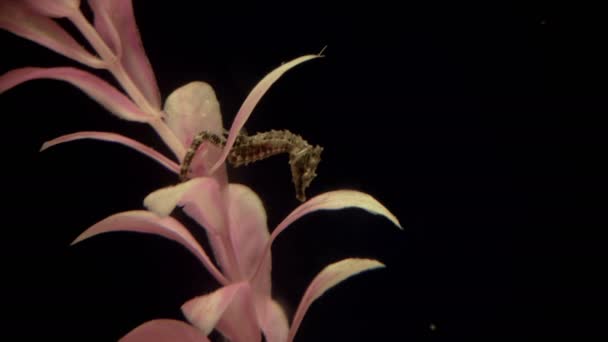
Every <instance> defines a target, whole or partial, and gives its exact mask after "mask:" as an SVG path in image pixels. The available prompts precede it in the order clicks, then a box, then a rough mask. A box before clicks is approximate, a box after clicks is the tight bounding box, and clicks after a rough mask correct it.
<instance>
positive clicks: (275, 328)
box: [256, 296, 289, 342]
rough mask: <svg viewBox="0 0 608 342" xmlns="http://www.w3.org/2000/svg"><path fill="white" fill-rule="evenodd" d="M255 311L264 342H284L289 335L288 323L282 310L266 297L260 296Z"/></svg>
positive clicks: (277, 304)
mask: <svg viewBox="0 0 608 342" xmlns="http://www.w3.org/2000/svg"><path fill="white" fill-rule="evenodd" d="M260 297H261V298H260V300H259V301H258V305H256V311H257V315H258V321H259V322H260V328H261V329H262V332H263V333H264V337H265V339H266V342H285V341H287V336H288V335H289V322H288V321H287V317H286V316H285V312H284V311H283V308H281V306H280V305H279V303H277V302H276V301H274V300H272V298H270V297H268V296H260Z"/></svg>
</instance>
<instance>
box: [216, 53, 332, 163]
mask: <svg viewBox="0 0 608 342" xmlns="http://www.w3.org/2000/svg"><path fill="white" fill-rule="evenodd" d="M318 57H321V56H320V55H306V56H302V57H298V58H296V59H294V60H291V61H289V62H287V63H284V64H283V65H281V66H280V67H278V68H276V69H274V70H273V71H271V72H270V73H269V74H268V75H266V76H265V77H264V78H263V79H262V80H261V81H260V82H258V84H256V86H255V87H254V88H253V90H251V92H250V93H249V95H248V96H247V98H246V99H245V101H244V102H243V104H242V105H241V108H240V109H239V111H238V112H237V114H236V116H235V118H234V121H233V122H232V126H231V127H230V133H229V134H228V140H227V141H226V147H224V149H223V152H222V155H221V156H220V159H219V160H218V161H217V162H216V163H215V165H214V166H213V167H212V168H211V173H213V172H215V170H217V168H219V167H220V165H222V164H223V163H224V161H225V160H226V157H227V156H228V153H229V152H230V149H231V148H232V145H234V141H235V140H236V137H237V136H238V134H239V132H240V131H241V129H242V128H243V126H244V125H245V122H246V121H247V119H249V116H250V115H251V112H253V109H254V108H255V106H256V105H257V104H258V102H259V101H260V99H261V98H262V96H264V94H265V93H266V91H268V89H269V88H270V86H272V84H273V83H274V82H276V81H277V80H278V79H279V78H280V77H281V76H282V75H283V74H284V73H285V72H287V71H288V70H289V69H291V68H293V67H295V66H296V65H298V64H300V63H303V62H306V61H308V60H311V59H314V58H318Z"/></svg>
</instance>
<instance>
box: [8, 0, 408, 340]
mask: <svg viewBox="0 0 608 342" xmlns="http://www.w3.org/2000/svg"><path fill="white" fill-rule="evenodd" d="M88 5H89V6H90V8H91V9H92V11H93V14H94V20H93V24H91V23H90V22H89V21H88V20H87V19H86V18H85V16H84V15H83V14H82V12H81V10H80V1H78V0H27V1H16V0H13V1H10V0H0V27H2V28H3V29H6V30H8V31H11V32H13V33H14V34H17V35H19V36H22V37H24V38H27V39H29V40H32V41H34V42H36V43H38V44H41V45H44V46H46V47H47V48H49V49H51V50H54V51H56V52H58V53H60V54H63V55H65V56H66V57H69V58H71V59H73V60H76V61H78V62H80V63H82V64H84V65H86V66H88V67H90V68H93V69H103V70H107V71H109V72H110V73H111V74H112V75H113V76H114V78H115V79H116V81H117V82H118V84H119V85H120V87H121V88H122V91H121V90H119V89H117V88H115V87H113V86H112V85H110V84H109V83H107V82H105V81H103V80H102V79H100V78H99V77H97V76H95V75H93V74H92V73H90V72H87V71H84V70H80V69H77V68H72V67H55V68H36V67H26V68H20V69H16V70H12V71H9V72H7V73H6V74H4V75H2V76H0V93H2V92H4V91H6V90H8V89H10V88H12V87H14V86H16V85H18V84H20V83H22V82H25V81H28V80H33V79H41V78H51V79H58V80H62V81H66V82H69V83H71V84H73V85H75V86H76V87H78V88H79V89H81V90H82V91H84V92H85V93H86V94H87V95H89V96H90V97H92V98H93V99H95V100H96V101H97V102H98V103H100V104H101V105H102V106H104V107H105V108H106V109H107V110H108V111H110V112H111V113H113V114H115V115H116V116H118V117H120V118H122V119H125V120H129V121H136V122H142V123H147V124H149V125H150V126H151V127H152V128H153V129H154V130H155V131H156V132H157V134H158V135H159V136H160V138H161V139H162V140H163V142H164V143H165V144H166V145H167V146H168V147H169V149H170V150H171V151H172V153H173V156H172V158H175V159H177V162H176V161H174V160H172V159H171V158H170V157H167V156H164V155H162V154H161V153H159V152H157V151H155V150H154V149H152V148H150V147H148V146H145V145H144V144H141V143H139V142H137V141H135V140H133V139H130V138H128V137H125V136H122V135H119V134H115V133H111V132H77V133H73V134H68V135H65V136H61V137H58V138H56V139H53V140H51V141H48V142H46V143H44V144H43V146H42V150H44V149H46V148H48V147H51V146H54V145H57V144H60V143H64V142H68V141H72V140H79V139H97V140H104V141H110V142H115V143H120V144H123V145H126V146H129V147H131V148H134V149H136V150H138V151H140V152H141V153H143V154H145V155H147V156H149V157H151V158H152V159H154V160H156V161H157V162H159V163H160V164H162V165H163V166H165V167H166V168H167V169H168V170H170V171H172V172H173V173H176V174H178V173H179V170H180V163H181V161H182V160H183V158H184V155H185V153H186V151H187V149H188V147H189V146H190V144H191V143H192V139H193V137H194V136H195V135H196V134H197V133H198V132H200V131H202V130H207V131H210V132H215V133H217V134H222V133H223V132H224V129H223V126H222V119H221V114H220V110H219V104H218V102H217V99H216V97H215V93H214V91H213V89H212V88H211V87H210V86H209V85H208V84H206V83H203V82H192V83H189V84H187V85H185V86H183V87H180V88H178V89H177V90H175V91H174V92H173V93H172V94H170V95H169V96H168V97H167V99H166V101H165V102H164V105H163V107H162V108H161V97H160V94H159V91H158V87H157V84H156V78H155V76H154V72H153V70H152V68H151V66H150V63H149V61H148V58H147V56H146V54H145V51H144V49H143V46H142V42H141V38H140V36H139V32H138V29H137V26H136V23H135V18H134V14H133V7H132V3H131V1H130V0H89V1H88ZM54 18H66V19H67V20H69V21H70V22H71V23H72V24H74V26H75V27H76V28H77V29H78V30H79V31H80V32H81V33H82V36H83V37H84V38H85V39H86V40H87V41H88V43H89V44H90V46H91V47H92V48H93V50H94V53H91V52H89V51H87V50H86V49H85V48H84V47H83V46H81V45H80V44H79V43H78V42H77V41H76V40H75V39H74V38H72V37H71V36H70V35H69V34H68V33H67V32H66V31H65V30H64V29H63V28H62V27H61V26H60V25H58V24H57V22H56V21H54V20H53V19H54ZM317 57H319V56H318V55H307V56H302V57H299V58H296V59H294V60H292V61H290V62H288V63H285V64H283V65H281V66H280V67H278V68H277V69H275V70H273V71H272V72H270V73H269V74H268V75H266V76H265V77H264V78H263V79H262V80H261V81H260V82H259V83H258V84H257V85H256V86H255V87H254V88H253V90H252V91H251V92H250V94H249V95H248V96H247V98H246V99H245V101H244V102H243V104H242V105H241V107H240V109H239V111H238V113H237V114H236V116H235V119H234V121H233V123H232V126H231V128H230V130H229V133H228V138H227V143H226V146H225V147H224V148H218V147H216V146H212V145H209V146H204V148H201V150H200V151H199V152H198V153H197V155H196V156H195V158H194V159H193V161H192V173H191V174H192V177H193V178H192V179H190V180H188V181H186V182H183V183H180V184H177V185H175V186H171V187H167V188H163V189H159V190H157V191H155V192H153V193H151V194H149V195H148V196H147V197H146V198H145V200H144V206H145V207H146V208H147V210H134V211H127V212H121V213H118V214H114V215H112V216H110V217H107V218H105V219H103V220H101V221H100V222H98V223H96V224H94V225H93V226H91V227H90V228H88V229H87V230H86V231H85V232H84V233H82V234H81V235H80V236H78V237H77V238H76V240H75V241H74V243H77V242H80V241H82V240H84V239H87V238H89V237H92V236H94V235H97V234H100V233H105V232H111V231H134V232H141V233H149V234H156V235H160V236H163V237H166V238H168V239H171V240H174V241H177V242H179V243H181V244H182V245H183V246H185V247H186V248H187V249H188V250H190V251H191V252H192V253H193V254H194V255H195V256H196V257H197V258H198V259H199V260H200V261H201V263H202V264H203V266H204V267H205V268H206V269H207V270H208V271H209V272H210V273H211V275H212V276H213V277H214V278H215V279H216V280H217V282H218V283H219V285H220V287H219V288H218V289H217V290H215V291H213V292H211V293H208V294H205V295H202V296H200V297H196V298H193V299H191V300H190V301H188V302H186V303H185V304H184V305H183V306H182V312H183V313H184V316H185V317H186V319H187V320H188V322H190V324H191V325H190V324H187V323H185V322H181V321H176V320H170V319H158V320H153V321H149V322H146V323H144V324H142V325H140V326H139V327H137V328H135V329H134V330H132V331H131V332H130V333H128V334H127V335H126V336H124V337H123V338H122V339H121V340H122V341H127V342H133V341H208V338H207V335H208V334H209V333H210V332H211V331H212V330H214V329H217V330H218V331H219V332H220V333H221V334H222V335H223V336H224V337H226V338H227V339H229V340H231V341H235V342H236V341H242V342H252V341H253V342H255V341H261V339H262V334H263V335H264V337H265V340H266V341H269V342H283V341H292V340H293V338H294V336H295V334H296V331H297V330H298V327H299V325H300V323H301V322H302V319H303V317H304V315H305V313H306V311H307V310H308V308H309V306H310V305H311V304H312V303H313V302H314V300H316V299H317V298H318V297H319V296H321V295H322V294H323V293H324V292H325V291H327V290H328V289H330V288H331V287H333V286H335V285H336V284H338V283H340V282H341V281H343V280H345V279H346V278H348V277H350V276H353V275H355V274H358V273H360V272H363V271H366V270H371V269H374V268H378V267H382V266H383V265H382V264H381V263H380V262H378V261H376V260H369V259H356V258H350V259H345V260H342V261H339V262H336V263H333V264H330V265H329V266H327V267H325V268H324V269H323V270H322V271H321V272H320V273H319V274H318V275H317V276H316V277H315V278H314V280H313V281H312V282H311V284H310V285H309V287H308V289H307V290H306V292H305V293H304V295H303V296H302V299H301V301H300V304H299V306H298V308H297V310H296V312H295V315H294V317H293V319H292V320H291V323H289V322H288V319H287V317H286V316H285V314H284V312H283V310H282V308H281V307H280V305H279V304H278V303H277V302H276V301H274V300H273V299H272V282H271V268H272V265H271V259H272V258H271V247H272V243H273V241H274V240H275V239H276V237H277V236H278V235H279V234H281V233H282V232H283V231H284V230H285V229H286V228H287V227H288V226H289V225H290V224H291V223H292V222H294V221H295V220H297V219H298V218H300V217H302V216H303V215H306V214H308V213H310V212H313V211H317V210H337V209H342V208H346V207H357V208H361V209H364V210H367V211H368V212H370V213H374V214H379V215H383V216H385V217H386V218H388V219H389V220H390V221H391V222H393V223H394V224H395V225H397V226H398V227H400V225H399V222H398V220H397V218H396V217H395V216H394V215H393V214H391V213H390V212H389V211H388V210H387V209H386V208H385V207H384V206H383V205H382V204H380V203H379V202H378V201H376V200H375V199H374V198H373V197H371V196H370V195H367V194H364V193H361V192H358V191H352V190H339V191H331V192H327V193H323V194H320V195H317V196H315V197H313V198H311V199H310V200H308V201H307V202H305V203H302V204H301V205H300V206H298V207H297V208H296V209H295V210H294V211H293V212H292V213H290V214H289V215H288V216H287V217H286V218H285V219H284V220H283V221H282V222H281V223H280V224H279V225H278V226H277V227H276V228H275V229H274V230H272V234H271V233H270V231H269V229H268V226H267V223H266V212H265V210H264V207H263V205H262V202H261V200H260V198H259V197H258V195H257V194H256V193H254V192H253V191H252V190H251V189H250V188H248V187H246V186H244V185H240V184H232V183H229V182H228V177H227V175H226V166H225V160H226V157H227V155H228V153H229V151H230V149H231V147H232V146H233V144H234V143H235V139H236V137H237V135H238V134H239V132H240V130H241V128H242V127H243V125H244V123H245V121H246V120H247V119H248V118H249V116H250V114H251V112H252V111H253V109H254V107H255V106H256V104H257V103H258V101H259V100H260V98H261V97H262V96H263V95H264V93H265V92H266V91H267V90H268V89H269V87H270V86H271V85H272V84H273V83H274V82H275V81H276V80H277V79H278V78H279V77H280V76H281V75H282V74H283V73H284V72H286V71H287V70H289V69H291V68H293V67H294V66H296V65H298V64H300V63H302V62H305V61H307V60H310V59H314V58H317ZM176 207H181V209H182V210H183V211H184V212H185V213H186V214H187V215H189V216H190V217H192V218H193V219H194V220H195V221H196V222H197V223H198V224H199V225H200V227H202V228H203V229H205V232H206V234H207V237H208V239H209V242H210V245H211V249H212V251H213V256H214V261H215V262H214V261H213V260H212V259H211V258H210V256H209V255H208V254H207V253H206V251H205V250H204V249H203V248H202V247H201V246H200V245H199V244H198V242H197V241H196V240H195V239H194V238H193V236H192V235H191V234H190V232H189V231H188V229H187V228H186V227H184V226H183V225H182V224H181V223H180V222H179V221H177V220H176V219H174V218H173V217H171V216H170V214H171V213H172V212H173V210H175V209H176Z"/></svg>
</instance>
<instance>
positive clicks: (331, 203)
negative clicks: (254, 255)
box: [254, 190, 402, 277]
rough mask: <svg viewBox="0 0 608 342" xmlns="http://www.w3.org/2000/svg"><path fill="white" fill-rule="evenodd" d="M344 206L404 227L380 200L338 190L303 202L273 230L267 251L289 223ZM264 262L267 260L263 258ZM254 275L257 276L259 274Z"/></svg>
mask: <svg viewBox="0 0 608 342" xmlns="http://www.w3.org/2000/svg"><path fill="white" fill-rule="evenodd" d="M344 208H360V209H363V210H366V211H368V212H370V213H372V214H377V215H382V216H384V217H386V218H387V219H389V220H390V221H391V222H392V223H394V224H395V225H396V226H397V227H399V228H402V227H401V225H400V223H399V220H397V217H395V215H393V214H392V213H391V212H390V211H389V210H388V209H386V208H385V207H384V206H383V205H382V204H381V203H380V202H378V201H377V200H376V199H375V198H373V197H372V196H370V195H368V194H366V193H363V192H359V191H354V190H336V191H330V192H326V193H322V194H320V195H318V196H315V197H313V198H311V199H310V200H308V201H307V202H304V203H302V204H301V205H300V206H299V207H297V208H296V209H295V210H294V211H292V212H291V213H290V214H289V215H287V217H286V218H285V219H283V221H282V222H281V223H279V225H278V226H277V227H276V228H275V229H274V230H273V231H272V234H271V236H270V241H269V243H268V244H267V245H266V248H265V252H266V253H270V247H271V245H272V242H273V241H274V240H275V239H276V238H277V236H278V235H279V234H281V232H283V231H284V230H285V229H286V228H287V227H289V225H290V224H291V223H292V222H294V221H296V220H297V219H299V218H300V217H302V216H304V215H306V214H308V213H311V212H314V211H317V210H337V209H344ZM263 262H267V261H266V259H263ZM264 267H267V266H265V265H263V264H262V265H259V266H258V271H257V272H260V269H263V268H264ZM257 272H256V275H255V276H254V277H257V276H258V274H257Z"/></svg>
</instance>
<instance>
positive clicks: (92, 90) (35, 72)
mask: <svg viewBox="0 0 608 342" xmlns="http://www.w3.org/2000/svg"><path fill="white" fill-rule="evenodd" d="M41 78H50V79H56V80H61V81H66V82H68V83H71V84H73V85H75V86H76V87H78V88H80V90H82V91H84V92H85V93H86V94H87V95H89V96H90V97H91V98H93V99H94V100H95V101H97V102H98V103H99V104H101V105H102V106H104V107H105V108H106V109H107V110H109V111H110V112H112V113H114V114H116V115H117V116H118V117H120V118H123V119H126V120H130V121H138V122H148V121H150V120H153V119H154V118H155V117H154V116H153V115H151V114H148V113H145V112H143V111H141V110H140V109H139V108H138V107H137V106H136V105H135V104H134V103H133V102H131V100H129V99H128V98H127V97H126V96H125V95H123V94H122V93H121V92H119V91H118V90H116V88H114V87H112V86H111V85H110V84H108V83H107V82H106V81H104V80H102V79H100V78H99V77H97V76H94V75H93V74H90V73H88V72H85V71H82V70H78V69H76V68H70V67H64V68H32V67H28V68H20V69H15V70H11V71H9V72H7V73H5V74H4V75H2V76H0V94H1V93H3V92H5V91H6V90H8V89H11V88H13V87H15V86H17V85H18V84H21V83H23V82H25V81H29V80H33V79H41Z"/></svg>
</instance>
